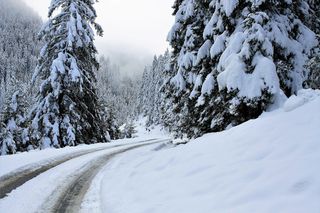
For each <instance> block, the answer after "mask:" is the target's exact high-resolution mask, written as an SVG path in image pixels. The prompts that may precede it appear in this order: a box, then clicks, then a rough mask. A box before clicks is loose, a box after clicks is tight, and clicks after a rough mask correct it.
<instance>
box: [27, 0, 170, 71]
mask: <svg viewBox="0 0 320 213" xmlns="http://www.w3.org/2000/svg"><path fill="white" fill-rule="evenodd" d="M24 1H25V2H26V3H27V4H28V5H29V6H30V7H31V8H33V9H34V10H35V11H36V12H37V13H38V14H39V15H40V16H41V17H42V18H43V19H44V20H45V19H46V17H47V11H48V9H47V8H48V6H49V4H50V2H51V0H24ZM172 5H173V0H134V1H133V0H100V1H99V2H98V3H97V4H96V5H95V8H96V10H97V13H98V20H97V22H98V23H99V24H101V25H102V27H103V29H104V36H103V37H102V38H98V37H97V38H96V46H97V48H98V51H99V54H100V55H104V56H106V57H109V58H110V60H111V61H112V63H115V64H117V65H118V66H119V68H120V71H121V72H122V73H126V74H128V75H129V76H139V75H140V74H141V73H142V72H143V69H144V66H145V65H146V64H151V60H152V58H153V55H154V54H157V55H159V54H162V53H164V51H165V50H166V49H167V48H168V46H169V45H168V43H167V42H166V36H167V33H168V32H169V30H170V27H171V25H172V23H173V17H172V16H171V13H172V9H171V6H172Z"/></svg>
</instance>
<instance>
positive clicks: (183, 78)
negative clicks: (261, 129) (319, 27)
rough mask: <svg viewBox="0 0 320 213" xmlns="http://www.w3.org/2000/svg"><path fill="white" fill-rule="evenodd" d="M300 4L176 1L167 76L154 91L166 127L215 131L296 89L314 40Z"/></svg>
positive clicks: (255, 114) (253, 115)
mask: <svg viewBox="0 0 320 213" xmlns="http://www.w3.org/2000/svg"><path fill="white" fill-rule="evenodd" d="M307 3H308V1H307V0H299V1H294V2H289V1H285V0H283V1H262V0H261V1H250V0H244V1H239V0H230V1H225V0H210V1H197V0H184V1H176V2H175V6H174V11H175V12H174V15H175V16H176V23H175V24H174V26H173V27H172V30H171V32H170V33H169V37H168V40H169V42H170V44H171V46H172V48H173V54H172V58H171V65H170V67H169V69H168V71H167V73H168V74H167V76H169V80H167V84H166V87H165V89H164V90H163V91H162V92H163V95H164V97H165V103H164V105H163V107H162V112H163V120H164V124H165V125H166V126H167V127H168V128H169V130H171V131H178V134H177V136H181V135H183V134H185V135H187V136H188V137H194V136H196V137H197V136H200V135H202V134H204V133H206V132H212V131H221V130H224V129H225V128H227V127H228V126H234V125H238V124H240V123H242V122H245V121H247V120H249V119H252V118H256V117H258V116H259V115H260V114H261V113H262V112H263V111H264V110H266V109H267V108H268V106H270V105H271V104H272V103H273V102H274V101H275V99H276V98H277V97H279V96H281V95H283V94H285V95H287V96H290V95H292V94H294V93H296V92H297V91H298V90H299V89H301V88H302V85H303V82H304V81H305V80H306V77H307V73H308V70H307V69H305V64H306V62H307V61H308V59H309V58H310V57H311V56H312V51H313V50H314V49H315V47H316V45H317V40H316V38H315V33H314V32H313V31H312V30H311V29H312V28H311V29H309V28H308V26H309V20H308V18H309V17H310V14H311V10H310V7H309V6H308V4H307ZM314 31H315V30H314ZM306 41H307V42H306ZM179 131H181V133H179Z"/></svg>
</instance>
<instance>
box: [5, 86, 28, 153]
mask: <svg viewBox="0 0 320 213" xmlns="http://www.w3.org/2000/svg"><path fill="white" fill-rule="evenodd" d="M5 106H6V107H5V109H4V111H3V113H2V114H1V120H2V124H1V128H0V150H1V153H0V154H1V155H6V154H14V153H16V152H17V151H20V152H21V151H26V150H27V149H28V148H33V147H32V146H31V147H29V146H30V144H29V134H28V130H27V125H28V121H27V120H26V119H25V111H26V103H25V101H24V93H23V92H22V91H21V90H18V91H15V92H14V93H13V94H12V95H10V96H9V95H8V98H7V100H6V104H5Z"/></svg>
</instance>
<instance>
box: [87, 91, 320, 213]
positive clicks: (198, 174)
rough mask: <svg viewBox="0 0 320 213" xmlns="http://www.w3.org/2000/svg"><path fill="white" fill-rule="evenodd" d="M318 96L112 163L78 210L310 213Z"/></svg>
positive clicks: (318, 175) (316, 192) (314, 209)
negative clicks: (198, 136)
mask: <svg viewBox="0 0 320 213" xmlns="http://www.w3.org/2000/svg"><path fill="white" fill-rule="evenodd" d="M319 92H320V91H312V90H304V91H300V92H299V94H298V97H300V96H302V98H303V99H304V98H305V97H309V98H306V99H307V100H308V101H305V102H304V104H303V105H302V104H301V103H299V104H298V105H296V106H295V107H294V109H293V108H292V110H291V111H287V110H286V107H284V108H281V109H278V110H276V111H273V112H268V113H264V114H263V116H261V117H260V118H258V119H256V120H251V121H248V122H246V123H244V124H242V125H240V126H237V127H233V128H231V129H229V130H227V131H224V132H221V133H212V134H207V135H205V136H203V137H201V138H198V139H196V140H194V141H192V142H190V143H188V144H187V145H180V146H178V147H176V148H166V149H163V150H160V151H154V150H151V151H150V149H149V148H144V149H143V150H141V149H140V150H135V151H132V152H130V153H128V154H126V155H122V156H121V157H117V158H115V159H114V160H113V161H112V162H111V163H110V164H109V165H108V166H107V167H106V168H105V169H104V172H101V173H100V174H99V175H98V176H97V178H96V179H95V181H94V183H93V185H92V187H91V188H90V190H89V194H91V195H94V204H93V203H91V204H92V205H90V202H89V203H88V202H85V203H83V207H84V208H83V212H110V213H122V212H123V213H127V212H130V213H142V212H148V213H157V212H159V213H163V212H166V213H177V212H184V213H189V212H190V213H195V212H197V213H202V212H203V213H207V212H219V213H220V212H226V213H227V212H228V213H229V212H236V213H242V212H243V213H248V212H259V213H264V212H265V213H270V212H281V213H304V212H308V213H318V212H319V210H320V202H319V200H320V170H319V162H320V131H319V127H320V110H319V109H320V96H319ZM288 104H289V105H290V99H289V100H288V102H287V103H286V105H288ZM98 186H100V187H98ZM87 198H88V197H87ZM92 198H93V197H92ZM86 201H88V200H86ZM90 206H91V207H90Z"/></svg>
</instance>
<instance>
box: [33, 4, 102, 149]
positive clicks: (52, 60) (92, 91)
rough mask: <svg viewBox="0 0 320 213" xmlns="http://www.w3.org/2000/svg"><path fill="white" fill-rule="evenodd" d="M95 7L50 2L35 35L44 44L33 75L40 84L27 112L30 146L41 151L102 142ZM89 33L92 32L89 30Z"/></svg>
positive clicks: (97, 31)
mask: <svg viewBox="0 0 320 213" xmlns="http://www.w3.org/2000/svg"><path fill="white" fill-rule="evenodd" d="M94 3H95V1H87V0H67V1H65V0H53V1H52V2H51V5H50V7H49V14H48V16H49V20H48V22H47V23H46V24H45V25H44V27H43V29H42V30H41V32H40V38H41V39H42V40H43V41H44V42H45V45H44V47H43V49H42V50H41V54H40V57H39V61H38V66H37V69H36V71H35V74H34V79H35V78H36V77H38V76H39V77H40V78H41V80H42V83H41V86H40V91H39V94H38V101H37V103H36V105H35V107H34V109H33V110H32V113H31V120H32V127H31V132H32V134H31V140H32V141H35V142H37V143H38V145H39V146H40V147H41V148H45V147H50V146H52V147H64V146H74V145H77V144H83V143H86V144H90V143H95V142H105V141H107V138H106V137H105V135H106V134H107V133H106V132H105V131H106V130H104V129H103V128H102V127H103V125H102V119H101V115H100V107H99V101H98V96H97V92H96V88H95V81H96V79H95V71H96V70H97V69H98V62H97V60H96V58H95V54H96V53H97V51H96V48H95V46H94V31H93V28H94V29H95V30H96V33H97V34H98V35H99V36H101V35H102V33H103V31H102V29H101V27H100V26H99V25H98V24H97V23H96V22H95V19H96V17H97V15H96V11H95V9H94V7H93V5H94ZM92 27H93V28H92Z"/></svg>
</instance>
